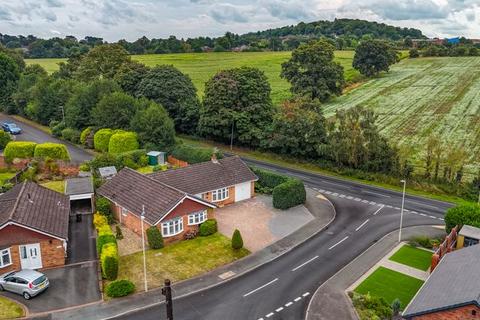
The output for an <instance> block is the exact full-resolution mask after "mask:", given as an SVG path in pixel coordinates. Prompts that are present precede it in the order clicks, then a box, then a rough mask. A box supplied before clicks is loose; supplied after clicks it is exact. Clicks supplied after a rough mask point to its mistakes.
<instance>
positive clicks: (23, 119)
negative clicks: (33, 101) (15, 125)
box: [10, 115, 52, 134]
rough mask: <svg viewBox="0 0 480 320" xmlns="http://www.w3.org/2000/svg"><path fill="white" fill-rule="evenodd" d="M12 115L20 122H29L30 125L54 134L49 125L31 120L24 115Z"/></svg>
mask: <svg viewBox="0 0 480 320" xmlns="http://www.w3.org/2000/svg"><path fill="white" fill-rule="evenodd" d="M10 117H12V118H13V119H15V120H17V121H18V122H23V123H25V124H28V125H29V126H32V127H34V128H36V129H38V130H41V131H43V132H45V133H47V134H52V130H50V128H49V127H47V126H44V125H41V124H40V123H38V122H35V121H32V120H29V119H26V118H24V117H22V116H19V115H10Z"/></svg>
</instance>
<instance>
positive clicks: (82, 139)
mask: <svg viewBox="0 0 480 320" xmlns="http://www.w3.org/2000/svg"><path fill="white" fill-rule="evenodd" d="M91 132H92V127H87V128H85V129H83V130H82V133H80V143H81V144H82V145H84V146H85V145H86V144H87V138H88V136H89V135H90V133H91Z"/></svg>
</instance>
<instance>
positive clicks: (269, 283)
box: [243, 278, 278, 297]
mask: <svg viewBox="0 0 480 320" xmlns="http://www.w3.org/2000/svg"><path fill="white" fill-rule="evenodd" d="M275 281H278V278H275V279H273V280H272V281H270V282H268V283H265V284H264V285H263V286H260V287H258V288H257V289H254V290H252V291H250V292H248V293H246V294H244V295H243V296H244V297H247V296H249V295H251V294H252V293H255V292H257V291H258V290H262V289H263V288H265V287H266V286H269V285H271V284H272V283H274V282H275Z"/></svg>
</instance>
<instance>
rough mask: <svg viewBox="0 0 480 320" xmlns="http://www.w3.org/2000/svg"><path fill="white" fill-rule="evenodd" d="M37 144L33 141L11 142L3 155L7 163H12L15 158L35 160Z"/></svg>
mask: <svg viewBox="0 0 480 320" xmlns="http://www.w3.org/2000/svg"><path fill="white" fill-rule="evenodd" d="M36 146H37V144H36V143H35V142H31V141H11V142H9V143H8V144H7V146H6V147H5V150H4V151H3V155H4V156H5V160H6V161H7V162H10V163H11V162H12V161H13V159H15V158H20V159H28V158H33V157H34V154H35V147H36Z"/></svg>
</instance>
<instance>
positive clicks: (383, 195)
mask: <svg viewBox="0 0 480 320" xmlns="http://www.w3.org/2000/svg"><path fill="white" fill-rule="evenodd" d="M362 192H363V193H369V194H375V195H377V196H381V197H385V198H391V196H387V195H386V194H382V193H377V192H373V191H364V190H362Z"/></svg>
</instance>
